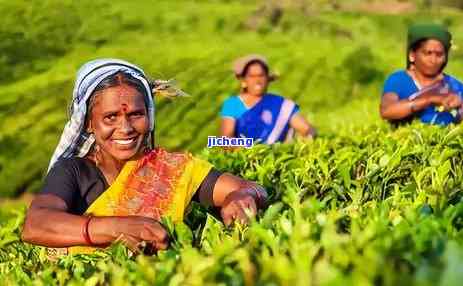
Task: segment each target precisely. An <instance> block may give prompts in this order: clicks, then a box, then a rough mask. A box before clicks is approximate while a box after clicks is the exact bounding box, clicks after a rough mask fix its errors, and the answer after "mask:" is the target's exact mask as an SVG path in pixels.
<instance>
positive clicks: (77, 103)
mask: <svg viewBox="0 0 463 286" xmlns="http://www.w3.org/2000/svg"><path fill="white" fill-rule="evenodd" d="M119 72H123V73H127V74H130V75H131V76H132V77H134V78H135V79H137V80H139V81H140V82H141V83H142V85H143V86H144V87H145V89H146V92H145V95H146V97H147V98H146V99H145V102H146V104H147V110H148V119H149V130H150V133H152V132H153V131H154V101H153V92H152V89H151V87H150V82H149V81H148V79H147V78H146V76H145V73H144V72H143V70H142V69H141V68H139V67H137V66H135V65H133V64H131V63H128V62H126V61H123V60H119V59H97V60H93V61H90V62H88V63H86V64H84V65H83V66H82V67H81V68H80V69H79V71H78V72H77V79H76V82H75V85H74V91H73V93H72V102H71V104H70V107H69V117H70V119H69V121H68V122H67V123H66V125H65V127H64V131H63V134H62V135H61V138H60V141H59V143H58V146H57V147H56V149H55V152H54V153H53V156H52V158H51V160H50V163H49V165H48V171H50V169H51V168H52V167H53V165H54V164H55V163H56V161H58V160H60V159H64V158H70V157H74V156H78V157H84V156H85V155H87V154H88V152H89V151H90V150H91V147H92V146H93V144H94V142H95V138H94V136H93V134H89V133H88V132H86V130H85V121H86V117H87V110H88V106H87V104H88V102H89V99H90V97H91V96H92V94H93V92H94V91H95V89H96V87H97V86H98V85H99V84H100V83H101V82H102V81H103V80H105V79H106V78H108V77H110V76H113V75H115V74H117V73H119Z"/></svg>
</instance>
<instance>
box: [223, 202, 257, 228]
mask: <svg viewBox="0 0 463 286" xmlns="http://www.w3.org/2000/svg"><path fill="white" fill-rule="evenodd" d="M256 213H257V206H256V203H255V201H254V199H253V198H252V197H246V198H242V199H237V200H234V201H231V202H229V203H228V204H227V205H226V206H224V207H222V210H221V215H222V220H223V222H224V223H225V225H227V226H228V225H230V224H231V223H233V222H234V221H236V222H239V223H241V224H248V223H249V220H250V218H251V217H254V216H255V215H256Z"/></svg>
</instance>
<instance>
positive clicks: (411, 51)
mask: <svg viewBox="0 0 463 286" xmlns="http://www.w3.org/2000/svg"><path fill="white" fill-rule="evenodd" d="M451 38H452V37H451V34H450V33H449V32H448V31H447V30H446V29H445V28H444V27H443V26H440V25H437V24H415V25H412V26H411V27H410V28H409V31H408V45H407V69H406V70H399V71H397V72H395V73H393V74H391V75H390V76H389V77H388V78H387V80H386V82H385V84H384V90H383V96H382V99H381V117H382V118H384V119H387V120H390V121H396V122H397V121H398V122H407V121H411V120H412V119H414V118H419V119H420V120H421V122H424V123H428V124H439V125H448V124H450V123H457V122H459V121H460V118H461V116H460V113H461V112H460V109H461V106H462V99H461V96H462V93H463V84H462V83H461V82H460V81H458V80H457V79H455V78H454V77H452V76H450V75H447V74H445V73H444V72H443V71H444V68H445V66H446V65H447V62H448V56H449V50H450V46H451Z"/></svg>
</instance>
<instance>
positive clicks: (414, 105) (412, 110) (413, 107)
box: [410, 100, 416, 112]
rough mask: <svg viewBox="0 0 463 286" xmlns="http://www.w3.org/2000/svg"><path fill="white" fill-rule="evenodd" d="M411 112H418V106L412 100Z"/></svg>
mask: <svg viewBox="0 0 463 286" xmlns="http://www.w3.org/2000/svg"><path fill="white" fill-rule="evenodd" d="M410 111H411V112H416V104H415V102H414V101H413V100H410Z"/></svg>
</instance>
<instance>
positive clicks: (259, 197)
mask: <svg viewBox="0 0 463 286" xmlns="http://www.w3.org/2000/svg"><path fill="white" fill-rule="evenodd" d="M261 188H262V187H260V186H258V185H255V186H250V187H249V188H248V190H252V191H254V199H255V200H256V203H257V205H258V206H259V208H263V207H264V205H265V201H266V198H264V197H266V194H265V195H264V194H262V193H261V192H260V191H261Z"/></svg>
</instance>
